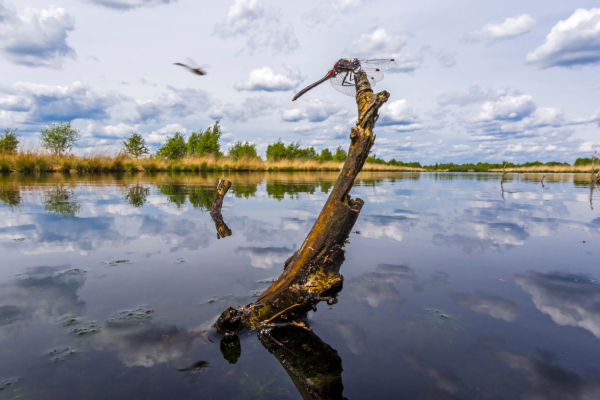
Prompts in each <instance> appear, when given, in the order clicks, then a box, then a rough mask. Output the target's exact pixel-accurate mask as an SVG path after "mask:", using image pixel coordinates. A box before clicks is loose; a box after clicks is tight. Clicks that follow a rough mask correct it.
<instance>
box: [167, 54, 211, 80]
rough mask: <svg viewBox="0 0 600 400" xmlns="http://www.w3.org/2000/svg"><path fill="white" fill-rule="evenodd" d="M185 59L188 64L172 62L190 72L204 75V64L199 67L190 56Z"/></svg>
mask: <svg viewBox="0 0 600 400" xmlns="http://www.w3.org/2000/svg"><path fill="white" fill-rule="evenodd" d="M187 61H188V64H189V65H188V64H184V63H174V64H173V65H179V66H180V67H183V68H185V69H187V70H188V71H190V72H191V73H192V74H196V75H200V76H202V75H206V66H202V67H199V66H198V64H196V62H195V61H194V60H192V59H191V58H188V59H187Z"/></svg>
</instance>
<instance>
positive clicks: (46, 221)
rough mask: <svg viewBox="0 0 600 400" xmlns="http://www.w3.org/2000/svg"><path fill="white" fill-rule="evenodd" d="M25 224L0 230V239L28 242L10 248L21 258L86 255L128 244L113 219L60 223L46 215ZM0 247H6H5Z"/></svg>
mask: <svg viewBox="0 0 600 400" xmlns="http://www.w3.org/2000/svg"><path fill="white" fill-rule="evenodd" d="M25 221H27V223H25V224H23V225H17V226H12V227H6V228H0V236H5V237H23V236H26V237H28V238H29V239H31V240H27V241H23V242H21V243H19V245H18V246H10V248H11V250H12V249H15V250H17V251H19V252H21V253H24V254H41V253H50V252H61V251H76V252H78V253H79V254H81V255H88V254H90V253H92V252H93V251H95V250H98V249H100V248H103V247H117V246H123V245H125V244H127V243H128V242H129V240H130V239H129V238H126V237H124V236H123V235H121V234H120V233H119V232H118V231H117V229H116V227H115V218H114V217H90V218H68V219H61V218H58V217H56V216H53V215H49V214H33V215H29V216H28V218H26V219H25ZM25 221H24V222H25ZM0 246H2V247H9V245H8V244H7V243H0Z"/></svg>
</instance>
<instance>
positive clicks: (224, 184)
mask: <svg viewBox="0 0 600 400" xmlns="http://www.w3.org/2000/svg"><path fill="white" fill-rule="evenodd" d="M229 188H231V182H230V181H226V180H224V179H219V182H218V183H217V194H216V195H215V199H214V200H213V203H212V205H211V206H210V211H209V212H210V216H211V217H212V219H213V221H214V222H215V228H216V230H217V239H222V238H226V237H228V236H231V233H232V232H231V229H229V227H228V226H227V224H226V223H225V221H223V215H221V208H222V207H223V198H224V197H225V195H226V194H227V191H229Z"/></svg>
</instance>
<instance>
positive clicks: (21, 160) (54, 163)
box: [0, 150, 422, 173]
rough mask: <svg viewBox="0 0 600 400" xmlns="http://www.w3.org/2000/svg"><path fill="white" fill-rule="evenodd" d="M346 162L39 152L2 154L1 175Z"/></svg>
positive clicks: (312, 166)
mask: <svg viewBox="0 0 600 400" xmlns="http://www.w3.org/2000/svg"><path fill="white" fill-rule="evenodd" d="M342 165H343V163H339V162H333V161H326V162H320V161H316V160H280V161H263V160H262V159H261V158H253V159H248V158H242V159H239V160H235V159H233V158H230V157H218V158H217V157H214V156H206V157H184V158H182V159H180V160H174V161H168V160H164V159H160V158H156V157H144V158H139V159H135V158H132V157H129V156H127V155H124V154H118V155H116V156H110V155H106V154H102V153H101V152H98V153H97V152H94V153H90V154H87V155H84V156H75V155H63V156H54V155H51V154H47V153H44V152H40V151H36V150H26V151H21V152H19V153H18V154H14V155H0V172H22V173H31V172H67V173H109V172H146V171H147V172H160V171H171V172H199V171H208V172H210V171H215V172H220V171H339V170H341V168H342ZM363 170H366V171H422V169H420V168H410V167H403V166H400V167H397V166H391V165H381V164H366V165H365V167H364V168H363Z"/></svg>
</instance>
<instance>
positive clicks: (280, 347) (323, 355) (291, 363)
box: [258, 324, 344, 400]
mask: <svg viewBox="0 0 600 400" xmlns="http://www.w3.org/2000/svg"><path fill="white" fill-rule="evenodd" d="M258 339H259V340H260V342H261V343H262V345H263V346H265V348H266V349H267V350H269V352H270V353H271V354H273V355H274V356H275V357H276V358H277V360H278V361H279V362H280V363H281V365H282V366H283V367H284V368H285V370H286V372H287V373H288V374H289V376H290V378H292V381H293V382H294V384H295V385H296V388H297V389H298V391H299V392H300V394H301V395H302V398H303V399H334V400H335V399H343V398H344V397H343V396H342V392H343V390H344V385H343V384H342V359H341V358H340V356H339V355H338V353H337V351H336V350H335V349H333V348H332V347H331V346H329V345H328V344H327V343H325V342H323V341H322V340H321V339H320V338H319V337H318V336H317V335H316V334H314V333H313V332H312V331H309V330H307V328H305V327H300V326H296V325H293V324H288V325H279V326H274V327H267V328H261V329H260V330H259V331H258Z"/></svg>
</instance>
